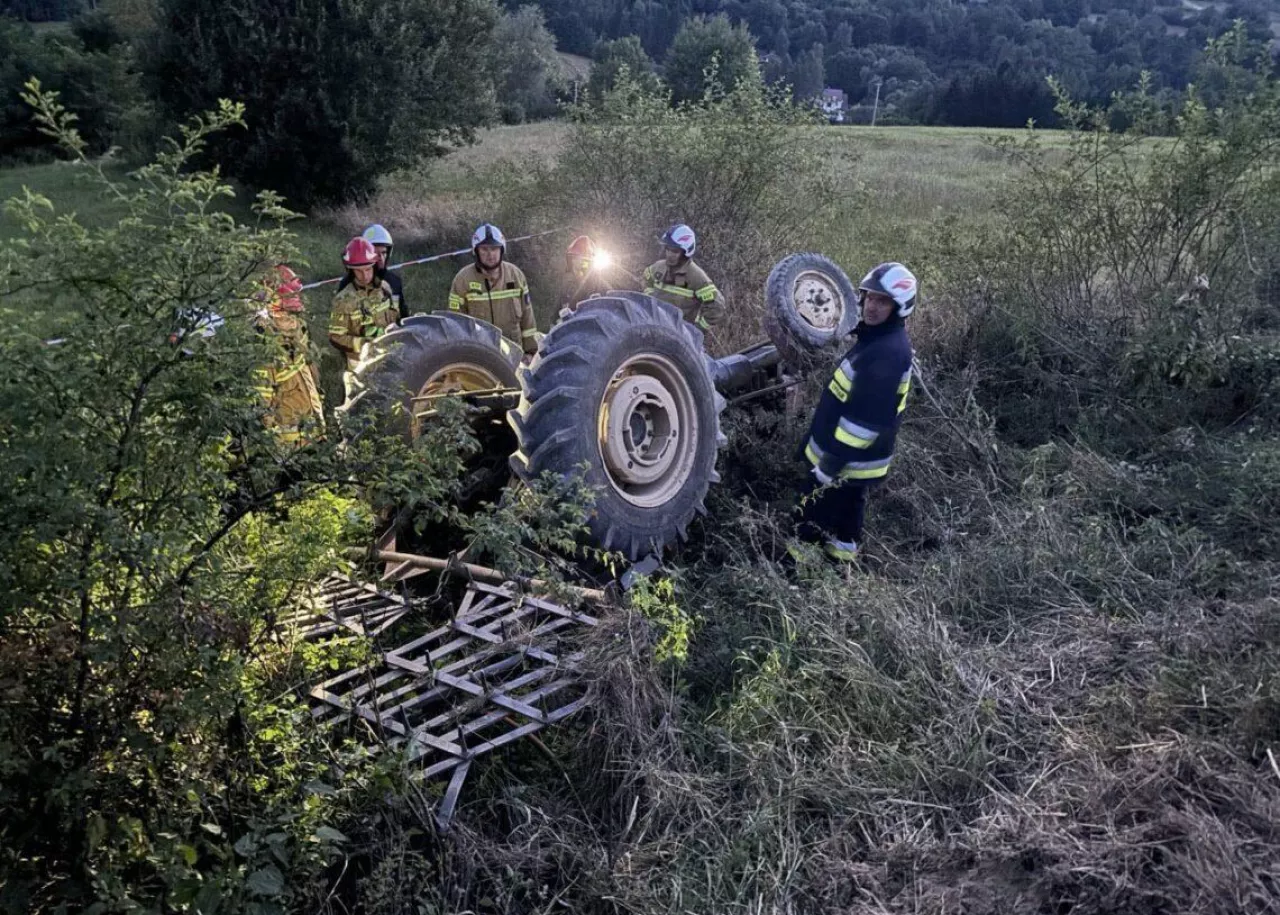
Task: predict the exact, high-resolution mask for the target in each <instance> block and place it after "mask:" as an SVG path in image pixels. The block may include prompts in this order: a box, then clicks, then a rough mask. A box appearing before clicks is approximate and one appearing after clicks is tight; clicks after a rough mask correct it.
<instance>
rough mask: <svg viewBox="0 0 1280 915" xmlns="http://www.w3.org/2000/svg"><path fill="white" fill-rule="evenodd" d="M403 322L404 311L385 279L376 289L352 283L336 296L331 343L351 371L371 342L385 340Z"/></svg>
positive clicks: (374, 285)
mask: <svg viewBox="0 0 1280 915" xmlns="http://www.w3.org/2000/svg"><path fill="white" fill-rule="evenodd" d="M399 320H400V309H399V308H397V307H396V305H395V301H394V299H393V298H392V295H391V287H390V286H389V285H387V283H386V281H385V280H382V281H378V282H375V283H374V284H373V285H372V286H357V285H356V284H355V283H352V284H351V285H350V286H346V287H344V288H342V289H339V290H338V291H337V293H336V294H335V295H334V297H333V312H332V314H331V315H330V317H329V342H330V343H332V344H333V345H334V347H335V348H336V349H337V350H338V352H340V353H342V355H343V358H344V359H346V363H347V371H349V372H350V371H352V370H354V369H355V367H356V363H358V362H359V361H360V349H361V348H362V347H363V346H364V345H365V344H366V343H368V342H369V341H370V340H374V339H376V338H378V337H381V336H382V335H383V334H384V333H386V331H387V328H388V327H390V326H391V325H392V324H395V323H396V322H397V321H399Z"/></svg>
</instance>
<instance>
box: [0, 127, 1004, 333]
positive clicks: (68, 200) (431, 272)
mask: <svg viewBox="0 0 1280 915" xmlns="http://www.w3.org/2000/svg"><path fill="white" fill-rule="evenodd" d="M567 129H568V128H567V126H566V125H564V124H562V123H558V122H541V123H535V124H525V125H520V126H516V127H498V128H494V129H491V130H487V131H484V132H482V133H481V134H480V137H479V140H478V142H477V143H476V145H474V146H470V147H466V148H464V149H461V150H459V151H457V152H455V153H453V154H451V155H449V156H447V157H445V158H443V159H441V160H439V161H437V162H433V163H431V164H429V165H428V166H427V167H426V168H425V169H424V170H423V171H421V172H417V173H412V174H405V173H401V174H396V175H392V176H390V177H389V178H388V179H386V180H385V181H384V182H383V186H382V189H381V191H380V192H379V193H378V194H377V195H376V196H375V197H374V199H373V200H371V201H370V202H369V203H368V204H366V205H363V206H349V207H344V208H341V209H337V210H331V211H324V212H320V213H317V214H315V215H314V216H313V217H310V218H307V219H303V220H299V221H298V222H297V223H296V224H295V225H294V229H295V231H297V233H298V242H299V246H300V248H301V250H302V254H303V261H304V265H303V266H304V269H303V271H302V272H303V273H304V274H305V275H306V276H307V278H308V279H315V278H321V277H324V276H332V275H335V274H336V273H337V272H338V271H339V263H338V258H339V254H340V252H341V248H342V244H343V243H344V242H345V240H346V239H347V238H349V237H350V235H351V234H352V233H354V232H357V231H359V230H360V229H361V228H363V227H364V226H366V225H368V224H369V223H371V222H382V223H383V224H384V225H386V226H387V227H388V228H389V229H390V230H391V232H392V234H393V235H394V236H395V238H396V241H397V249H396V255H397V259H406V260H407V259H412V258H417V257H423V256H426V255H429V254H434V253H439V252H442V251H447V250H451V249H455V248H460V247H465V246H466V243H467V239H466V231H467V230H466V228H465V227H467V226H471V225H474V224H476V223H479V222H481V221H483V220H485V219H486V218H488V216H487V214H486V213H485V211H484V204H483V200H484V197H485V188H484V186H483V184H484V180H485V175H486V174H489V173H491V171H492V170H496V169H508V168H521V167H522V166H523V164H524V163H526V162H527V161H529V160H530V159H531V158H532V159H534V160H537V159H543V160H548V159H551V158H553V157H554V156H555V155H556V154H557V153H558V151H559V149H560V148H561V146H562V143H563V138H564V135H565V131H566V130H567ZM1002 133H1003V134H1006V135H1008V134H1012V133H1016V132H1013V131H992V130H973V129H965V128H920V127H876V128H868V127H844V128H818V129H814V130H813V138H814V142H815V143H817V144H819V145H820V146H821V147H823V148H824V151H827V152H828V153H829V155H831V156H832V157H833V161H834V163H835V167H836V168H837V169H838V170H839V174H840V175H841V177H842V179H845V180H847V182H848V186H849V188H850V190H851V191H852V190H853V189H855V188H857V187H859V186H861V187H865V188H866V189H867V190H868V191H870V194H871V200H872V201H873V202H874V207H875V211H874V214H871V215H868V214H858V213H854V212H852V211H850V212H849V213H848V214H847V216H848V219H847V224H843V225H838V226H833V227H832V232H831V233H830V235H829V237H827V238H826V239H824V245H823V250H825V251H828V252H829V253H830V254H831V255H832V256H833V257H835V258H836V259H837V260H838V261H841V262H842V263H845V266H846V267H847V268H848V269H849V270H851V271H854V270H857V269H859V268H860V266H861V262H862V261H863V260H865V259H866V257H870V256H872V254H873V252H872V249H875V251H877V252H880V254H877V255H875V256H877V257H881V258H882V259H883V258H887V257H903V258H906V257H908V256H910V255H911V254H918V253H919V252H917V250H916V243H917V240H918V237H919V233H920V231H921V230H922V229H924V228H925V227H927V226H928V225H929V224H931V223H932V222H934V221H936V220H938V219H940V218H942V217H944V216H947V215H962V216H964V217H965V218H966V220H968V221H972V220H977V219H981V218H983V217H984V216H985V215H987V214H989V213H990V212H991V207H992V203H991V193H992V191H993V190H994V189H995V188H997V187H998V186H999V184H1000V182H1001V181H1002V180H1004V179H1005V178H1007V177H1008V176H1009V175H1010V174H1011V171H1010V166H1009V165H1008V164H1007V163H1006V162H1005V161H1004V160H1003V159H1002V157H1001V156H1000V155H999V153H998V152H997V151H995V150H994V149H993V148H992V146H991V142H990V141H991V140H992V139H994V138H995V137H996V136H999V135H1001V134H1002ZM107 170H108V173H109V174H111V175H112V176H113V177H123V176H124V175H125V173H126V171H127V169H126V168H125V167H124V166H123V165H118V164H110V165H108V166H107ZM80 171H82V170H81V169H78V168H76V167H74V166H71V165H68V164H65V163H54V164H45V165H32V166H20V167H14V168H8V169H0V199H8V198H9V197H12V196H14V195H16V194H19V193H21V190H22V188H23V187H29V188H31V189H32V190H33V191H35V192H37V193H40V194H44V195H45V196H47V197H49V198H50V199H51V200H52V201H53V203H54V205H55V206H56V207H57V208H58V209H59V210H60V211H64V212H66V211H70V212H75V213H76V214H78V216H79V217H80V218H81V220H82V221H84V222H85V223H86V224H89V225H102V224H105V223H107V222H109V221H110V220H112V219H113V218H115V214H114V213H113V212H112V210H111V208H110V206H109V205H107V204H106V203H105V201H104V200H103V199H102V198H101V196H100V195H99V194H98V193H97V191H96V190H95V189H93V188H92V187H90V186H88V184H87V182H86V180H85V179H84V178H82V177H79V176H78V174H77V173H78V172H80ZM851 196H852V195H851ZM239 204H240V206H239V207H238V209H239V211H240V212H241V213H243V214H246V215H247V212H248V210H247V201H246V200H245V198H244V197H242V198H241V199H240V201H239ZM690 218H691V219H693V218H694V217H693V216H690ZM841 221H842V222H845V220H841ZM696 227H697V226H696V225H695V228H696ZM17 228H18V227H17V226H16V225H15V224H14V223H13V221H12V219H11V218H9V217H8V216H7V215H3V214H0V234H4V235H8V234H11V233H13V232H15V231H16V230H17ZM503 228H504V229H505V230H506V231H507V233H508V234H509V235H512V236H515V235H520V234H522V233H523V232H524V231H525V227H523V226H518V225H507V226H503ZM660 229H661V227H659V226H655V227H654V230H655V231H658V230H660ZM514 253H515V252H514V251H513V254H514ZM620 253H622V254H623V255H624V256H628V255H629V256H631V257H632V258H634V259H636V260H643V259H644V258H645V257H647V256H648V255H649V254H650V253H652V252H647V251H645V252H620ZM703 259H704V260H705V261H706V263H707V266H708V267H709V268H710V269H711V270H713V271H714V269H715V252H714V251H707V252H705V254H704V256H703ZM452 269H455V268H454V267H451V266H450V265H449V262H446V263H445V265H443V266H439V267H437V268H436V269H424V268H410V269H409V270H407V271H406V272H405V274H404V277H405V286H406V294H407V295H408V296H410V297H411V299H412V301H414V302H416V303H418V305H419V307H426V306H427V304H428V303H434V302H436V301H437V300H439V299H441V298H442V297H443V295H444V291H445V287H446V285H447V282H448V276H449V274H450V273H451V272H452ZM534 280H535V285H536V277H535V278H534ZM317 304H319V303H318V302H316V303H313V308H314V307H315V305H317Z"/></svg>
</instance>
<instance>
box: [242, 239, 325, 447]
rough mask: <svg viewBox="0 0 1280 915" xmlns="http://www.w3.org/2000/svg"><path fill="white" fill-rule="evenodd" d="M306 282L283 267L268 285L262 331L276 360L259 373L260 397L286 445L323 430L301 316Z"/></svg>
mask: <svg viewBox="0 0 1280 915" xmlns="http://www.w3.org/2000/svg"><path fill="white" fill-rule="evenodd" d="M301 290H302V281H301V280H300V279H298V275H297V274H296V273H294V272H293V271H292V270H291V269H289V268H288V267H287V266H285V265H284V264H280V265H279V266H277V267H276V269H275V275H274V276H273V277H270V278H268V279H267V281H266V289H265V290H264V291H263V294H262V298H263V299H264V300H265V302H266V308H264V309H263V310H262V311H261V312H259V313H258V329H259V330H260V331H261V332H262V333H264V334H267V335H269V336H270V337H271V339H272V342H273V344H274V349H275V358H274V359H273V360H272V362H271V364H270V365H268V366H266V367H265V368H262V369H259V370H258V375H259V384H258V393H259V394H261V395H262V399H263V400H264V401H265V402H266V405H267V414H266V417H265V419H264V422H265V424H266V426H267V428H268V429H270V430H271V431H272V432H274V433H275V435H276V438H277V440H278V441H280V442H281V443H282V444H285V445H290V446H296V445H301V444H305V443H306V442H307V441H309V440H310V439H311V438H312V437H313V435H314V434H317V433H319V432H321V431H323V430H324V408H323V406H322V405H321V401H320V389H319V386H318V385H317V372H316V367H315V366H314V365H313V364H312V363H311V362H310V354H311V353H310V349H311V341H310V339H309V337H308V336H307V323H306V319H305V318H304V317H303V314H302V299H301V298H300V297H299V293H300V292H301Z"/></svg>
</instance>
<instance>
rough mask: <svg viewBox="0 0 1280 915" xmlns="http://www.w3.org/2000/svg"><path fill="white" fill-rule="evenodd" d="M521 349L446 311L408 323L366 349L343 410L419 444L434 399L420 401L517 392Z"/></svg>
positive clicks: (361, 422) (481, 324)
mask: <svg viewBox="0 0 1280 915" xmlns="http://www.w3.org/2000/svg"><path fill="white" fill-rule="evenodd" d="M520 355H521V354H520V350H519V349H518V348H517V347H516V346H515V345H514V344H512V343H511V341H509V340H507V339H506V338H505V337H503V336H502V333H501V332H500V331H499V330H498V328H496V327H494V326H493V325H492V324H487V323H486V322H484V321H480V320H477V319H476V318H472V317H469V316H467V315H463V314H457V313H454V312H448V311H438V312H435V313H434V314H429V315H413V316H411V317H408V318H405V320H404V321H403V322H401V324H400V326H399V327H398V328H396V329H395V330H393V331H391V332H390V333H389V334H386V335H385V336H382V337H379V338H378V339H377V340H375V341H374V342H373V343H372V344H370V346H369V348H368V349H366V350H365V353H364V357H363V358H362V359H361V360H360V364H359V366H357V368H356V370H355V373H354V376H355V377H354V379H353V382H352V385H351V388H352V390H350V391H349V392H348V394H347V401H346V403H344V404H343V405H342V407H341V411H342V412H343V413H344V414H345V415H346V416H347V418H348V420H349V421H351V422H352V424H353V425H356V426H362V425H364V424H365V423H370V424H373V425H374V426H376V427H377V428H379V429H381V430H383V431H386V432H391V431H397V432H399V433H400V434H402V435H404V436H405V437H406V438H408V439H410V440H412V439H415V438H417V436H418V434H419V432H420V431H421V425H422V421H423V418H424V417H425V416H429V415H430V412H431V406H430V402H429V401H423V400H415V398H422V397H429V396H431V395H437V394H439V395H443V394H455V393H460V392H464V391H483V390H491V389H494V388H517V387H519V386H520V382H519V381H518V380H517V379H516V367H517V366H519V364H520Z"/></svg>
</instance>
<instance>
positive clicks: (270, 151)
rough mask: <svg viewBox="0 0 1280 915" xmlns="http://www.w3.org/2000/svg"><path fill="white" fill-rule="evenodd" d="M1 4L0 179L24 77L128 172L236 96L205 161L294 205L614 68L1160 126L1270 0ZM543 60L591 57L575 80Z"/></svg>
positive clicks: (894, 114)
mask: <svg viewBox="0 0 1280 915" xmlns="http://www.w3.org/2000/svg"><path fill="white" fill-rule="evenodd" d="M1158 2H1169V3H1172V2H1173V0H965V2H959V0H903V2H901V3H896V4H893V5H891V6H889V5H875V4H872V3H870V2H867V0H582V2H580V3H575V4H563V3H554V2H551V0H533V2H528V0H502V3H504V4H505V6H499V5H498V4H497V2H496V0H386V2H375V0H265V2H255V0H226V2H222V0H96V2H94V3H93V4H92V8H88V6H87V4H86V3H85V0H0V163H3V162H6V161H10V162H11V161H15V160H18V161H21V160H24V159H32V158H39V157H45V156H48V155H49V154H50V150H51V148H52V147H51V143H50V141H49V139H48V138H47V137H45V136H44V135H42V134H41V133H40V131H39V130H37V129H36V127H35V126H34V125H33V122H32V119H31V114H30V112H29V110H28V109H27V108H26V107H25V106H24V105H22V103H21V102H20V101H19V93H20V90H21V86H22V84H23V82H24V81H25V80H26V79H27V78H28V77H30V76H36V77H38V78H39V79H40V80H41V81H42V83H43V85H45V86H46V87H48V88H50V89H53V90H56V91H58V92H59V93H60V94H61V98H62V101H63V104H65V105H66V107H67V108H68V110H69V111H71V112H72V113H73V114H75V115H76V116H77V117H78V119H79V120H78V123H77V127H78V129H79V131H80V134H81V135H82V136H83V137H84V139H85V142H86V144H87V147H88V149H89V150H90V151H92V152H95V153H101V152H104V151H106V150H107V149H109V148H112V147H119V148H122V149H123V151H124V153H125V155H126V156H128V157H129V158H131V159H142V158H145V157H146V156H147V155H148V154H150V153H151V152H152V151H153V150H154V149H155V148H156V143H157V142H158V138H159V137H160V136H163V135H164V134H165V133H166V132H168V131H171V130H172V128H173V126H174V125H176V124H179V123H181V122H183V121H184V120H185V119H186V118H189V117H191V116H192V115H194V114H197V113H199V112H202V111H208V110H210V109H212V108H213V107H215V106H216V104H217V102H218V100H219V99H221V98H229V99H233V100H236V101H240V102H244V103H245V105H246V110H247V123H248V129H247V130H244V131H232V132H230V133H229V134H226V135H222V136H220V137H219V138H218V139H217V140H216V141H214V142H213V143H211V147H210V150H209V152H208V161H210V162H218V163H219V164H220V165H221V166H222V168H223V169H224V170H225V171H226V172H227V173H229V174H231V175H233V176H235V177H237V178H240V179H241V180H243V181H245V182H246V183H248V184H250V185H251V186H255V187H270V188H273V189H276V190H278V191H280V192H281V193H282V194H283V195H284V196H285V198H286V199H287V200H288V201H289V203H290V204H291V205H293V206H297V207H300V208H304V209H305V208H308V207H311V206H314V205H317V204H325V203H336V202H341V201H346V200H351V199H358V198H360V197H362V196H365V195H367V194H368V193H369V192H370V191H371V190H372V189H373V187H374V184H375V182H376V180H377V177H378V176H379V175H381V174H385V173H387V172H389V171H391V170H394V169H397V168H404V167H408V166H411V165H412V164H413V163H414V162H416V161H418V160H419V159H421V158H422V157H424V156H432V155H438V154H441V153H443V152H445V151H447V150H448V149H450V148H453V147H454V146H456V145H457V144H459V143H465V142H467V141H468V140H469V138H470V137H471V136H472V134H473V132H474V130H475V129H476V128H477V127H480V126H482V125H484V124H488V123H493V122H495V121H498V120H501V121H503V122H506V123H516V122H520V121H523V120H526V119H529V118H539V117H547V116H551V115H554V114H556V113H557V112H558V111H559V109H560V105H561V103H563V102H564V101H567V100H571V99H575V98H577V97H578V96H579V95H580V94H581V93H582V92H583V91H585V92H586V93H587V98H588V99H593V98H594V99H598V98H600V97H601V94H602V93H603V92H604V91H605V90H606V89H608V88H609V87H610V86H612V85H613V84H614V82H615V81H616V79H617V76H618V73H619V72H621V71H622V70H623V69H624V68H625V69H626V70H627V71H628V72H630V74H631V75H632V77H633V78H635V79H637V80H639V81H641V82H642V83H647V84H648V85H650V86H651V87H657V86H659V84H660V83H661V84H664V85H665V87H666V88H667V89H668V90H669V92H670V95H671V98H672V100H673V101H674V102H676V103H680V102H684V101H688V100H690V99H695V98H699V97H701V96H702V94H703V93H704V92H705V91H706V90H707V88H708V73H709V72H710V73H711V74H712V77H711V78H712V79H713V80H714V81H715V82H716V83H718V84H719V85H720V86H721V87H729V86H731V85H733V83H734V81H735V80H736V79H738V78H740V77H741V76H742V75H743V74H744V73H746V72H747V71H748V70H749V69H751V68H755V67H757V66H759V67H760V69H761V71H762V73H763V75H764V78H765V79H766V81H768V82H776V83H786V84H788V85H790V87H791V89H792V92H793V95H794V96H795V97H796V98H797V99H801V100H807V99H812V98H814V97H816V96H817V95H818V94H819V93H820V92H821V91H822V90H823V89H824V88H825V87H834V88H837V89H841V90H843V91H844V92H845V93H846V94H847V98H848V100H849V103H850V105H851V108H852V113H851V117H852V119H853V120H859V119H865V117H867V116H868V115H869V113H870V108H871V103H872V101H873V99H875V100H877V102H878V105H879V115H880V120H881V122H882V123H923V124H949V125H967V126H984V127H1016V126H1021V125H1023V124H1025V123H1026V122H1027V121H1028V120H1033V121H1035V122H1036V123H1038V124H1040V125H1041V126H1056V124H1057V114H1056V113H1055V102H1054V96H1053V93H1052V91H1051V89H1050V86H1049V83H1048V80H1047V77H1049V76H1052V77H1053V78H1054V79H1055V80H1056V81H1057V82H1058V84H1059V85H1060V86H1061V87H1062V88H1063V89H1064V90H1065V91H1067V92H1069V93H1070V94H1071V95H1072V96H1073V97H1075V98H1079V99H1083V100H1085V101H1090V102H1103V101H1105V100H1107V99H1108V98H1110V97H1111V95H1112V94H1113V93H1115V92H1118V91H1122V90H1127V89H1130V88H1132V87H1134V86H1135V85H1137V84H1138V82H1139V80H1140V79H1142V78H1144V74H1148V78H1149V86H1150V90H1151V92H1152V93H1153V95H1154V96H1155V98H1156V99H1157V101H1158V102H1161V103H1162V104H1164V106H1165V107H1166V108H1168V109H1172V107H1173V104H1174V101H1175V100H1176V98H1177V97H1178V95H1179V94H1180V93H1181V92H1182V89H1183V87H1184V86H1186V85H1187V83H1189V82H1191V81H1192V80H1193V78H1194V76H1195V72H1196V66H1197V60H1198V57H1199V52H1198V50H1197V49H1199V48H1202V47H1204V45H1205V43H1206V42H1207V41H1208V40H1209V39H1211V38H1213V37H1215V36H1217V35H1220V34H1222V33H1224V32H1225V31H1226V30H1227V29H1228V28H1229V27H1230V26H1231V23H1232V22H1233V21H1241V22H1243V24H1244V25H1243V27H1244V29H1245V32H1246V34H1247V35H1248V36H1249V37H1250V38H1251V39H1254V40H1269V38H1270V32H1269V30H1268V29H1269V18H1268V17H1269V16H1270V15H1274V14H1271V13H1269V12H1268V9H1267V7H1266V6H1265V4H1264V2H1263V0H1214V2H1211V3H1201V2H1194V3H1193V2H1192V0H1178V2H1180V3H1181V4H1182V5H1181V6H1157V5H1156V4H1157V3H1158ZM557 51H564V52H571V53H577V54H584V55H589V56H590V57H591V59H592V61H593V63H592V69H591V73H590V79H589V80H588V81H587V82H586V83H585V85H584V84H582V83H577V84H574V83H573V80H572V78H571V77H569V76H567V74H566V72H565V69H564V67H563V66H562V64H561V61H560V60H559V58H558V57H557Z"/></svg>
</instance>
